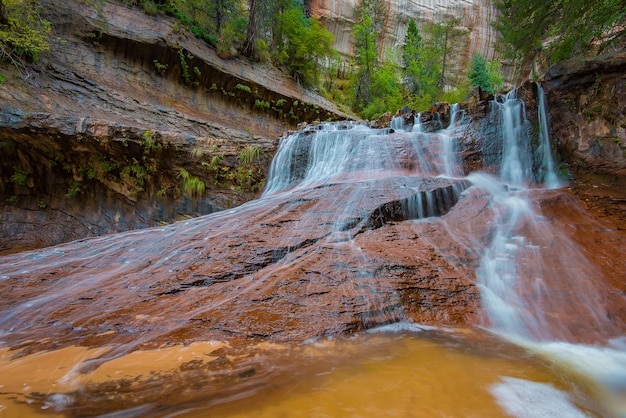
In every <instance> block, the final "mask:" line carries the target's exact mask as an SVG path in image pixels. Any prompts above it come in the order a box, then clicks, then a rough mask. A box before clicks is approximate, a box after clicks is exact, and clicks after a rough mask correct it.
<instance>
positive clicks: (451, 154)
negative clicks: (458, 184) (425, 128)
mask: <svg viewBox="0 0 626 418" xmlns="http://www.w3.org/2000/svg"><path fill="white" fill-rule="evenodd" d="M459 109H460V106H459V104H458V103H455V104H453V105H452V106H450V124H449V125H448V127H447V128H446V129H443V130H441V131H439V132H438V133H437V135H438V136H439V141H440V143H441V153H442V154H441V158H442V160H443V164H444V172H443V174H444V175H446V176H448V177H461V176H463V170H462V164H461V161H460V159H459V153H458V150H457V141H456V138H455V137H454V130H455V127H456V123H457V118H458V116H459V115H460V114H461V112H460V110H459Z"/></svg>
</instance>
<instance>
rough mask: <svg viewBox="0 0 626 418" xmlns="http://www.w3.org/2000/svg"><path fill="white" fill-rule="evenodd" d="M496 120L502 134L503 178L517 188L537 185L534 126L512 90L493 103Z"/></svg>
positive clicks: (521, 102)
mask: <svg viewBox="0 0 626 418" xmlns="http://www.w3.org/2000/svg"><path fill="white" fill-rule="evenodd" d="M492 111H493V117H495V118H497V119H498V123H497V125H499V127H500V129H499V132H498V135H499V136H500V140H501V141H502V161H501V167H500V178H501V179H502V181H504V182H505V183H508V184H510V185H512V186H515V187H525V186H528V185H529V184H530V183H532V182H534V177H533V173H532V156H531V151H530V141H529V138H530V135H529V132H530V124H529V122H528V119H527V118H526V109H525V107H524V102H523V101H522V100H520V99H518V98H517V91H516V90H512V91H511V92H509V93H508V94H507V95H506V96H504V97H502V98H501V99H499V100H494V101H493V102H492Z"/></svg>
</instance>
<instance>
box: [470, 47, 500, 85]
mask: <svg viewBox="0 0 626 418" xmlns="http://www.w3.org/2000/svg"><path fill="white" fill-rule="evenodd" d="M467 77H468V78H469V79H470V81H471V82H472V85H474V86H478V87H480V88H481V89H482V90H484V91H488V92H489V93H493V92H494V91H493V86H492V85H491V80H490V78H489V71H488V70H487V61H485V59H484V58H483V56H482V55H480V54H476V55H474V59H473V60H472V68H471V69H470V71H469V73H468V74H467Z"/></svg>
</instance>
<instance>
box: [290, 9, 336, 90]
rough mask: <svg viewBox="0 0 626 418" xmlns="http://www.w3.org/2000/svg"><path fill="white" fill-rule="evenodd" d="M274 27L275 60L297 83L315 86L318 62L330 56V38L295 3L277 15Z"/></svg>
mask: <svg viewBox="0 0 626 418" xmlns="http://www.w3.org/2000/svg"><path fill="white" fill-rule="evenodd" d="M278 28H279V29H278V40H279V41H278V51H279V52H278V61H279V62H280V63H281V64H283V65H285V66H286V68H287V70H288V72H289V74H291V75H292V76H293V77H294V78H295V79H296V80H297V81H300V82H303V83H304V84H308V85H314V84H317V81H318V78H319V71H318V68H319V61H320V60H321V59H323V58H325V57H328V56H331V55H332V53H333V50H332V42H333V35H332V34H331V33H330V32H328V31H327V30H326V29H324V28H323V27H322V25H321V23H320V22H319V21H318V20H316V19H312V18H307V17H305V16H304V13H303V12H302V9H301V7H300V6H299V5H296V4H294V5H291V6H290V7H288V8H287V9H285V10H284V11H283V12H282V13H281V14H280V15H279V16H278Z"/></svg>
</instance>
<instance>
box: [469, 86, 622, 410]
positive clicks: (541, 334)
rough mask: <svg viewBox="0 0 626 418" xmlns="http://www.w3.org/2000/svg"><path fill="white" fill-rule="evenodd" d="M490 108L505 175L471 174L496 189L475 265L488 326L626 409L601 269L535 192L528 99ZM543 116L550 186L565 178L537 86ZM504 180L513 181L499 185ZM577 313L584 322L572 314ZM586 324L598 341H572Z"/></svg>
mask: <svg viewBox="0 0 626 418" xmlns="http://www.w3.org/2000/svg"><path fill="white" fill-rule="evenodd" d="M493 110H494V111H495V112H496V115H497V116H498V117H499V122H500V127H499V130H498V132H499V135H500V138H501V140H502V160H501V171H500V178H496V177H492V176H489V175H486V174H482V173H472V174H470V175H469V177H468V178H469V179H470V181H472V183H473V184H474V185H475V186H477V187H479V188H481V189H483V190H484V191H486V192H488V193H489V194H490V195H491V196H492V201H491V205H490V207H491V210H492V211H493V221H492V225H493V227H492V231H491V234H490V236H491V239H490V242H489V244H488V245H487V246H486V248H485V251H484V255H483V256H482V259H481V262H480V266H479V268H478V270H477V271H476V277H477V281H478V286H479V288H480V291H481V301H482V305H483V308H484V319H485V322H484V323H485V326H486V327H487V328H489V329H490V330H492V331H493V332H495V333H498V334H500V335H502V336H504V337H506V338H508V339H510V340H512V341H515V342H516V343H518V344H520V345H523V346H525V347H528V348H529V349H531V350H532V351H535V352H537V353H539V354H540V355H542V356H545V357H547V358H548V359H549V360H550V361H551V362H554V363H557V364H560V365H562V366H563V367H564V368H565V369H568V370H573V371H575V373H578V374H581V375H584V376H586V377H587V378H588V379H589V380H590V381H591V382H593V384H597V385H599V386H601V387H604V388H605V390H607V393H606V396H607V398H606V400H605V401H606V403H607V405H609V406H608V408H609V409H610V410H612V411H613V412H615V413H616V414H617V416H625V415H624V406H623V404H621V403H620V402H623V400H620V399H622V396H623V393H624V390H625V389H626V385H625V384H624V382H626V350H625V349H626V347H625V344H624V337H620V336H613V337H612V338H611V337H610V336H611V324H610V319H609V315H608V313H607V312H606V311H605V310H604V308H603V306H602V300H601V298H600V296H599V295H598V292H597V290H596V289H595V287H594V285H593V283H592V282H591V281H592V280H593V279H594V278H595V277H596V276H598V271H597V270H596V267H594V263H593V262H592V261H591V260H589V259H588V258H587V256H586V255H585V254H584V253H583V251H582V250H581V249H580V248H579V246H578V245H577V244H576V243H575V242H573V240H572V239H571V238H569V237H568V236H566V235H565V234H563V233H562V231H560V230H558V229H557V228H555V227H554V226H552V225H551V224H550V222H548V221H547V220H546V219H545V218H544V217H543V216H542V214H541V212H540V210H539V209H538V208H537V207H536V206H535V205H534V204H533V198H534V196H538V194H537V193H545V192H542V191H541V190H540V189H535V188H533V187H535V186H536V185H537V183H538V182H537V181H535V178H534V175H533V172H532V156H531V146H530V145H531V144H530V135H529V125H528V121H527V119H526V115H525V110H524V104H523V102H522V101H521V100H519V99H517V97H516V95H515V92H512V93H509V94H508V95H507V96H505V97H504V98H502V99H501V100H496V101H494V102H493ZM538 116H539V121H540V140H539V142H540V143H539V147H538V154H539V155H540V157H541V158H540V161H541V164H540V167H539V168H538V170H537V171H538V175H537V177H538V180H539V182H540V183H543V185H545V187H546V188H548V189H550V188H557V187H559V185H560V183H559V181H558V178H557V176H556V174H555V172H554V167H553V162H552V156H551V152H550V145H549V138H548V133H547V121H546V111H545V98H544V95H543V90H542V89H541V88H540V87H539V115H538ZM502 183H505V184H506V185H508V186H513V187H512V188H511V187H502ZM553 289H559V290H558V292H555V291H553ZM578 315H581V317H582V318H585V319H584V320H583V321H584V322H581V321H576V320H574V321H571V319H572V318H576V317H577V316H578ZM568 319H570V321H568ZM581 329H584V330H585V331H584V332H585V333H588V335H594V333H597V334H598V335H600V336H599V337H597V338H595V339H594V340H595V341H597V343H598V344H599V345H597V346H595V345H585V344H578V343H574V342H573V341H574V339H573V336H574V335H580V334H581ZM602 336H604V337H602ZM507 385H511V383H506V384H504V383H503V384H502V387H498V388H497V389H495V391H496V392H499V391H500V390H502V392H507V391H508V390H515V389H512V388H511V387H508V386H507ZM507 396H508V395H507Z"/></svg>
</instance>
